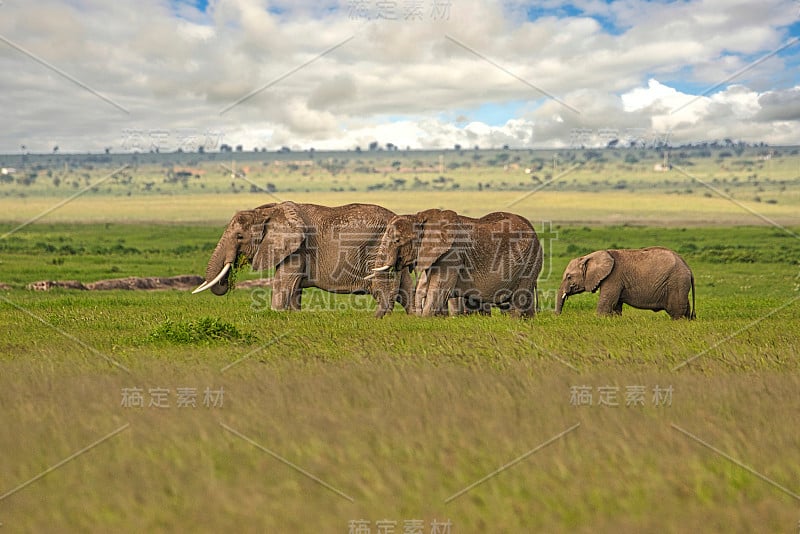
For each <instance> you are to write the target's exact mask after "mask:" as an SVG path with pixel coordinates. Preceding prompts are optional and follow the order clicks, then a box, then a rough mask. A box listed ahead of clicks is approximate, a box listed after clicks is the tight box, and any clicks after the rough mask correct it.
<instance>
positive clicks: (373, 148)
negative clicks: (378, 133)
mask: <svg viewBox="0 0 800 534" xmlns="http://www.w3.org/2000/svg"><path fill="white" fill-rule="evenodd" d="M379 146H380V145H379V144H378V142H377V141H373V142H371V143H370V144H369V149H370V151H371V152H374V151H376V150H378V147H379Z"/></svg>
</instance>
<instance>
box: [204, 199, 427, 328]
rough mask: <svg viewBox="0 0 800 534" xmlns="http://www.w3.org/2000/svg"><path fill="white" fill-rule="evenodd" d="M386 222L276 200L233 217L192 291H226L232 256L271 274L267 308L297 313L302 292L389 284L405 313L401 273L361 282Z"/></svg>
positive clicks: (376, 215) (371, 289)
mask: <svg viewBox="0 0 800 534" xmlns="http://www.w3.org/2000/svg"><path fill="white" fill-rule="evenodd" d="M392 217H394V213H392V212H391V211H389V210H387V209H385V208H383V207H381V206H376V205H374V204H347V205H346V206H338V207H326V206H318V205H315V204H295V203H294V202H281V203H271V204H265V205H263V206H259V207H258V208H255V209H251V210H244V211H240V212H238V213H236V214H235V215H234V216H233V218H232V219H231V221H230V222H229V223H228V226H227V228H226V229H225V231H224V232H223V234H222V237H221V238H220V240H219V242H218V243H217V246H216V248H215V249H214V253H213V254H212V255H211V259H210V260H209V262H208V267H207V268H206V275H205V280H206V281H205V282H204V283H203V284H201V285H200V286H199V287H198V288H197V289H195V290H194V291H193V293H199V292H201V291H204V290H206V289H210V290H211V292H212V293H214V294H215V295H224V294H225V293H227V292H228V289H229V283H228V280H229V277H230V270H231V268H232V267H233V266H234V265H235V263H236V260H237V258H239V257H243V258H244V259H245V260H246V261H247V262H249V263H251V264H252V266H253V269H254V270H256V271H262V270H265V269H272V268H274V269H275V274H274V277H273V281H272V308H273V309H275V310H286V309H291V310H299V309H300V302H301V296H302V288H305V287H317V288H320V289H324V290H326V291H330V292H332V293H370V294H372V295H373V296H375V295H376V293H377V286H379V285H380V286H381V287H384V286H386V284H394V285H395V286H396V287H395V288H394V291H396V293H397V300H398V301H399V302H400V304H402V305H403V307H404V308H405V309H406V311H407V312H408V313H410V312H411V311H412V305H413V297H412V294H411V292H412V291H413V286H412V282H411V278H410V275H409V273H405V274H403V273H400V275H398V276H392V277H389V276H381V277H374V278H373V279H367V275H368V274H369V273H370V269H371V268H372V267H373V266H374V264H375V257H376V254H377V249H378V246H379V245H380V239H381V236H382V235H383V233H384V231H385V230H386V225H387V223H388V222H389V220H390V219H391V218H392ZM381 315H382V314H381Z"/></svg>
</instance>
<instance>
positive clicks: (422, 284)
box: [414, 271, 428, 315]
mask: <svg viewBox="0 0 800 534" xmlns="http://www.w3.org/2000/svg"><path fill="white" fill-rule="evenodd" d="M427 295H428V272H427V271H422V272H421V273H420V274H419V276H418V277H417V283H416V286H415V287H414V313H415V314H417V315H422V310H423V309H424V308H425V300H426V297H427Z"/></svg>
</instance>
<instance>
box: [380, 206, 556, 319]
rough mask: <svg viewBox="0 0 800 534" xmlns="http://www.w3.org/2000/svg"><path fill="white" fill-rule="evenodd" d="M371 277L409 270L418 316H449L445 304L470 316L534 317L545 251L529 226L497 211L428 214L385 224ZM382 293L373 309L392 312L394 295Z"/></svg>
mask: <svg viewBox="0 0 800 534" xmlns="http://www.w3.org/2000/svg"><path fill="white" fill-rule="evenodd" d="M375 262H376V263H375V268H374V269H373V270H374V271H375V272H376V273H378V274H380V273H387V272H403V271H404V270H410V271H411V270H413V271H415V272H416V274H417V284H416V288H415V306H414V308H415V310H416V312H417V313H419V314H420V315H424V316H430V315H437V314H443V313H446V310H447V304H448V300H449V299H451V298H462V299H463V302H464V305H465V307H466V309H467V310H471V311H479V312H483V313H486V311H487V310H488V306H490V305H496V306H499V307H500V308H501V309H502V310H503V311H510V312H511V313H512V314H514V315H517V316H525V317H530V316H533V315H534V314H535V313H536V304H537V298H536V280H537V278H538V277H539V273H540V272H541V270H542V247H541V244H540V243H539V238H538V236H537V235H536V231H535V230H534V229H533V226H531V224H530V222H528V220H527V219H525V218H523V217H520V216H519V215H515V214H513V213H506V212H495V213H490V214H488V215H486V216H484V217H481V218H480V219H473V218H471V217H465V216H463V215H458V214H457V213H456V212H454V211H451V210H441V209H430V210H425V211H421V212H419V213H416V214H414V215H398V216H396V217H394V218H393V219H392V220H391V221H389V224H388V226H387V227H386V231H385V232H384V234H383V238H382V239H381V244H380V247H379V249H378V254H377V258H376V260H375ZM386 288H389V289H391V286H383V290H379V296H378V306H379V307H380V308H381V309H390V306H391V303H392V302H393V300H394V295H393V294H392V293H391V292H390V291H388V290H386Z"/></svg>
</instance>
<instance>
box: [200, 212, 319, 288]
mask: <svg viewBox="0 0 800 534" xmlns="http://www.w3.org/2000/svg"><path fill="white" fill-rule="evenodd" d="M305 236H306V228H305V223H304V221H303V219H302V218H301V216H300V213H299V211H298V209H297V206H296V205H295V204H294V203H293V202H282V203H280V204H265V205H263V206H260V207H258V208H255V209H252V210H244V211H240V212H238V213H236V215H234V216H233V218H232V219H231V221H230V222H229V223H228V227H227V228H226V229H225V231H224V232H223V234H222V237H221V238H220V240H219V242H218V243H217V246H216V248H215V249H214V252H213V254H212V255H211V259H210V260H209V261H208V266H207V267H206V276H205V280H206V281H205V282H204V283H203V284H201V285H200V286H199V287H198V288H197V289H195V290H194V291H192V293H199V292H201V291H204V290H206V289H211V292H212V293H214V294H215V295H224V294H225V293H227V292H228V289H229V284H228V276H229V273H230V269H231V267H232V266H234V265H235V263H236V259H237V258H238V257H240V256H243V257H244V259H245V260H246V261H247V262H249V263H250V264H251V265H252V266H253V270H256V271H262V270H264V269H270V268H273V267H275V266H277V265H278V264H279V263H281V262H282V261H283V260H284V259H285V258H286V257H287V256H289V255H290V254H292V253H294V252H295V251H296V250H297V249H298V248H299V247H300V245H301V244H302V242H303V240H304V239H305Z"/></svg>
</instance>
